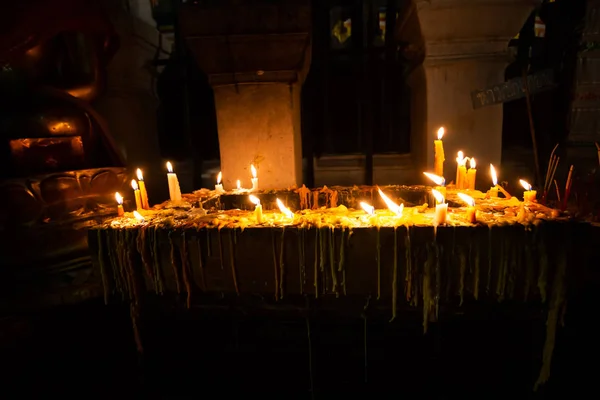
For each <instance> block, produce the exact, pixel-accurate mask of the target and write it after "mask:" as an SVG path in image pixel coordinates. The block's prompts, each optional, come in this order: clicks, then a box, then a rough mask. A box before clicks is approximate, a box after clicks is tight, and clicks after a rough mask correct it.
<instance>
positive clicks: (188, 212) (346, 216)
mask: <svg viewBox="0 0 600 400" xmlns="http://www.w3.org/2000/svg"><path fill="white" fill-rule="evenodd" d="M475 208H476V210H477V222H476V223H475V224H472V223H470V222H469V221H468V220H467V213H466V208H465V207H459V208H453V207H449V208H448V218H447V222H446V224H445V225H446V226H475V225H482V224H483V225H488V226H502V225H513V224H521V225H532V224H533V225H535V224H538V223H540V222H542V221H545V220H555V221H556V220H567V219H568V217H567V216H565V215H561V213H560V211H558V210H555V209H551V208H548V207H545V206H543V205H540V204H537V203H524V202H521V201H519V200H517V199H516V198H514V197H513V198H511V199H510V200H507V199H502V198H495V199H485V198H482V199H479V201H478V203H477V205H476V206H475ZM139 213H140V214H141V215H142V216H143V217H144V220H143V221H141V220H138V219H136V218H135V216H134V215H133V214H132V213H125V216H123V217H121V218H115V219H113V220H111V221H109V222H108V224H109V225H110V226H111V227H113V228H134V227H139V226H144V225H146V226H148V225H153V226H154V225H157V226H165V227H173V228H193V227H196V228H203V227H215V228H224V227H227V228H240V229H245V228H260V227H283V226H296V227H311V226H316V227H323V226H331V227H340V228H342V227H345V228H369V227H397V226H433V225H434V219H435V209H434V208H429V206H428V205H427V204H424V205H422V206H418V207H405V208H404V211H403V213H402V216H398V215H396V214H395V213H393V212H392V211H390V210H375V213H374V214H373V215H369V214H367V213H366V212H365V211H363V210H354V209H348V208H347V207H345V206H343V205H341V206H338V207H335V208H324V207H323V208H320V209H317V210H301V211H297V212H295V213H294V217H293V218H289V217H287V216H286V215H285V214H283V213H281V212H279V211H264V212H263V223H260V224H258V223H257V222H256V216H255V213H254V211H243V210H225V211H216V212H210V213H209V212H207V211H206V210H204V209H202V208H194V207H192V206H191V205H190V204H186V203H182V204H180V205H178V206H177V207H171V206H170V205H169V204H166V205H165V207H164V208H161V209H158V208H155V209H152V210H140V211H139Z"/></svg>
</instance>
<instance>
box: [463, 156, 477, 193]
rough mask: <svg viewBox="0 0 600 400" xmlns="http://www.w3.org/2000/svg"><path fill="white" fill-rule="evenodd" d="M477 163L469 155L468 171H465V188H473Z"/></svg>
mask: <svg viewBox="0 0 600 400" xmlns="http://www.w3.org/2000/svg"><path fill="white" fill-rule="evenodd" d="M476 167H477V164H475V159H474V158H472V157H471V159H470V160H469V171H467V187H466V188H465V189H469V190H475V178H476V176H477V169H476Z"/></svg>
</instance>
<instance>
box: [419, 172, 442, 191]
mask: <svg viewBox="0 0 600 400" xmlns="http://www.w3.org/2000/svg"><path fill="white" fill-rule="evenodd" d="M423 175H425V176H426V177H428V178H429V179H431V180H432V181H433V183H435V184H436V185H437V186H436V187H435V188H434V189H435V190H437V191H438V192H440V193H441V194H442V196H444V197H446V180H445V179H444V178H443V177H442V176H437V175H434V174H432V173H430V172H423Z"/></svg>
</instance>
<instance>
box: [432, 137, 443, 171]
mask: <svg viewBox="0 0 600 400" xmlns="http://www.w3.org/2000/svg"><path fill="white" fill-rule="evenodd" d="M444 132H445V131H444V127H441V128H440V129H438V131H437V140H434V141H433V145H434V149H435V153H434V154H435V162H434V164H433V172H435V174H436V175H439V176H443V175H444V161H445V156H444V143H443V142H442V137H443V136H444Z"/></svg>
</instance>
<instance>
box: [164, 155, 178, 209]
mask: <svg viewBox="0 0 600 400" xmlns="http://www.w3.org/2000/svg"><path fill="white" fill-rule="evenodd" d="M167 171H168V173H167V182H168V183H169V197H170V198H171V201H172V202H174V203H177V202H180V201H181V189H180V188H179V180H178V179H177V175H176V174H175V173H174V172H173V166H172V165H171V163H170V162H168V161H167Z"/></svg>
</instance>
